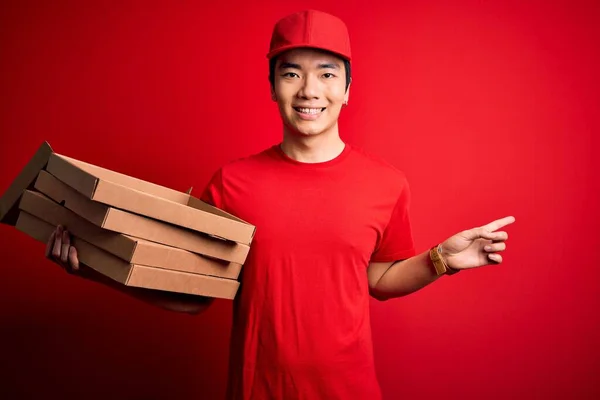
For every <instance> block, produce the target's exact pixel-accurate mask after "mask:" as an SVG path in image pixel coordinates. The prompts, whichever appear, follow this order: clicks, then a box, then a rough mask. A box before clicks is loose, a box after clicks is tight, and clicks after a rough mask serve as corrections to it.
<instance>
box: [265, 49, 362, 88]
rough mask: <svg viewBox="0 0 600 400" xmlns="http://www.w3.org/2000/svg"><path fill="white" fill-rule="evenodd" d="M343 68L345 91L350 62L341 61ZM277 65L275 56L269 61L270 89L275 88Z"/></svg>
mask: <svg viewBox="0 0 600 400" xmlns="http://www.w3.org/2000/svg"><path fill="white" fill-rule="evenodd" d="M343 61H344V68H345V69H346V91H347V90H348V86H349V85H350V80H351V79H352V69H351V67H350V61H348V60H346V59H345V58H344V59H343ZM276 65H277V56H275V57H273V58H271V59H270V60H269V82H271V87H272V88H275V66H276Z"/></svg>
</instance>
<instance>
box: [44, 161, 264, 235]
mask: <svg viewBox="0 0 600 400" xmlns="http://www.w3.org/2000/svg"><path fill="white" fill-rule="evenodd" d="M70 160H74V159H70V158H69V157H66V156H62V155H59V154H56V153H55V154H53V155H52V156H51V157H50V160H49V161H48V167H47V168H46V169H47V171H48V172H49V173H50V174H52V175H53V176H55V177H56V178H57V179H59V180H60V181H62V182H64V183H65V184H67V185H68V186H70V187H72V188H73V189H75V190H76V191H78V192H79V193H81V194H82V195H84V196H85V197H86V198H88V199H90V200H93V201H95V202H99V203H103V204H106V205H108V206H112V207H114V208H117V209H122V210H125V211H128V212H131V213H136V214H140V215H143V216H146V217H150V218H154V219H158V220H161V221H164V222H168V223H171V224H174V225H179V226H182V227H185V228H187V229H191V230H196V231H199V232H203V233H208V234H210V235H211V236H213V237H218V238H222V239H224V240H229V241H233V242H238V243H242V244H246V245H250V244H251V242H252V240H253V238H254V235H255V232H256V227H255V226H254V225H252V224H250V223H248V222H245V221H243V220H241V219H239V218H237V217H235V216H232V215H231V214H229V213H226V212H224V211H222V210H218V209H216V208H214V207H212V206H210V205H209V204H206V203H204V202H202V201H201V200H199V199H196V198H194V197H193V196H189V198H188V200H187V202H186V203H185V204H184V203H181V202H177V201H174V200H172V199H169V198H165V197H160V196H157V195H155V194H153V193H151V192H144V191H141V190H138V189H135V188H132V187H128V186H124V185H123V184H122V183H123V182H120V183H115V182H112V181H111V180H110V176H112V174H119V173H116V172H114V171H111V170H107V169H105V168H101V167H97V166H93V165H91V164H89V165H90V166H92V167H94V168H92V169H91V171H87V170H84V169H82V168H81V166H80V165H79V164H80V163H83V162H82V161H79V160H74V161H75V162H73V161H70ZM93 171H96V172H93ZM98 172H101V173H102V174H104V173H106V174H107V175H108V176H109V178H107V179H105V178H99V177H97V176H96V175H98ZM119 175H120V176H122V177H125V178H130V179H132V181H133V182H139V181H140V180H139V179H137V178H135V177H129V176H127V175H123V174H119ZM115 191H118V192H127V193H128V196H123V197H118V198H114V197H112V193H114V192H115ZM105 195H106V197H104V196H105ZM186 196H187V195H186ZM191 198H193V199H194V200H193V201H190V200H189V199H191ZM158 202H161V203H162V205H163V206H162V207H148V208H146V207H142V206H141V205H140V204H142V203H143V204H155V203H158ZM198 202H200V203H202V205H203V207H201V208H199V207H194V206H193V205H192V204H198ZM165 207H168V208H169V210H171V212H165V211H164V209H165ZM174 210H176V211H177V212H175V211H174ZM212 210H215V211H216V210H218V211H217V212H215V211H212ZM196 217H198V218H196ZM199 217H202V218H199ZM208 225H211V226H212V228H211V229H208ZM215 229H216V230H217V231H218V232H215V231H212V232H211V230H215Z"/></svg>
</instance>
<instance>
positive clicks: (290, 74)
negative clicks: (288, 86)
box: [281, 72, 298, 78]
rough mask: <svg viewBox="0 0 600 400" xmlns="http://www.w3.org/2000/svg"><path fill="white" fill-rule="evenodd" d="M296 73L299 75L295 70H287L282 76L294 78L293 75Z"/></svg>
mask: <svg viewBox="0 0 600 400" xmlns="http://www.w3.org/2000/svg"><path fill="white" fill-rule="evenodd" d="M294 75H295V76H298V74H297V73H295V72H286V73H285V74H283V75H281V76H284V77H286V78H293V77H294Z"/></svg>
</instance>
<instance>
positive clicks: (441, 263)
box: [429, 243, 460, 276]
mask: <svg viewBox="0 0 600 400" xmlns="http://www.w3.org/2000/svg"><path fill="white" fill-rule="evenodd" d="M429 258H431V262H432V263H433V267H434V268H435V272H436V274H437V275H438V276H441V275H454V274H456V273H457V272H460V270H459V269H454V268H450V267H449V266H448V264H446V261H445V260H444V257H443V256H442V244H441V243H440V244H438V245H437V246H433V247H432V248H431V249H430V250H429Z"/></svg>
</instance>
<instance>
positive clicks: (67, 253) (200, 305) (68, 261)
mask: <svg viewBox="0 0 600 400" xmlns="http://www.w3.org/2000/svg"><path fill="white" fill-rule="evenodd" d="M46 257H47V258H48V259H50V260H52V261H54V262H55V263H57V264H59V265H60V266H61V267H63V268H64V269H65V270H67V271H68V272H69V273H71V274H72V275H74V276H78V277H81V278H83V279H88V280H91V281H94V282H97V283H100V284H102V285H104V286H107V287H110V288H112V289H114V290H117V291H119V292H121V293H124V294H126V295H129V296H131V297H134V298H136V299H138V300H141V301H144V302H146V303H148V304H152V305H154V306H157V307H160V308H163V309H166V310H170V311H176V312H181V313H187V314H198V313H200V312H202V311H205V310H206V309H207V308H208V307H209V306H210V305H211V304H212V303H213V301H214V299H213V298H211V297H203V296H192V295H188V294H185V293H174V292H166V291H158V290H151V289H144V288H137V287H131V286H125V285H123V284H121V283H119V282H116V281H114V280H112V279H110V278H109V277H107V276H104V275H102V274H100V273H99V272H97V271H95V270H94V269H92V268H90V267H88V266H86V265H82V264H79V259H78V257H77V249H76V248H75V247H74V246H72V245H71V238H70V234H69V232H68V231H67V230H64V229H63V227H61V226H58V227H57V228H56V230H55V231H54V232H53V233H52V235H51V236H50V238H49V239H48V242H47V244H46Z"/></svg>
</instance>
